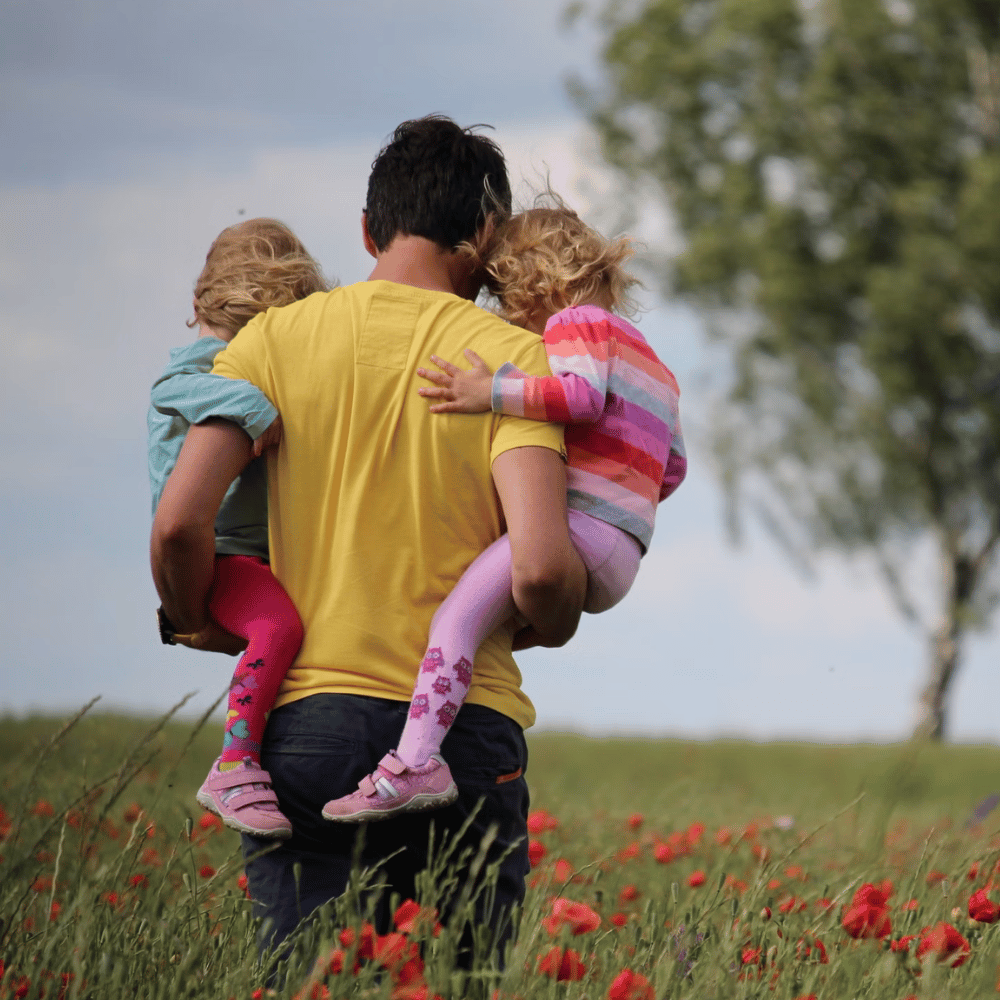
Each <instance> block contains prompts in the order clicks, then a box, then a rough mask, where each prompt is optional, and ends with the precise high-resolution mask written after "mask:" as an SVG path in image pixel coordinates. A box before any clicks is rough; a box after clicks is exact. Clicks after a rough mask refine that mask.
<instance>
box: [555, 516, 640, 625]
mask: <svg viewBox="0 0 1000 1000" xmlns="http://www.w3.org/2000/svg"><path fill="white" fill-rule="evenodd" d="M569 535H570V538H571V539H572V540H573V545H574V547H575V548H576V550H577V552H579V553H580V558H581V559H582V560H583V564H584V566H586V567H587V600H586V602H585V603H584V606H583V610H584V611H586V612H587V613H588V614H591V615H599V614H600V613H601V612H602V611H607V610H609V609H610V608H613V607H614V606H615V605H616V604H617V603H618V602H619V601H620V600H621V599H622V598H623V597H624V596H625V595H626V594H627V593H628V592H629V589H630V588H631V586H632V583H633V581H634V580H635V577H636V574H637V573H638V572H639V561H640V560H641V559H642V548H641V546H640V545H639V543H638V542H637V541H636V540H635V538H633V537H632V536H631V535H630V534H629V533H628V532H627V531H622V529H621V528H616V527H615V526H614V525H613V524H608V523H607V522H606V521H599V520H598V519H597V518H596V517H591V516H590V515H589V514H584V513H582V512H581V511H578V510H570V511H569Z"/></svg>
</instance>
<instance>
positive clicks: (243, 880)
mask: <svg viewBox="0 0 1000 1000" xmlns="http://www.w3.org/2000/svg"><path fill="white" fill-rule="evenodd" d="M249 884H250V880H249V879H248V878H247V877H246V873H245V872H244V873H243V874H242V875H241V876H240V877H239V878H238V879H237V880H236V886H237V888H239V889H242V890H243V891H244V892H246V890H247V886H248V885H249Z"/></svg>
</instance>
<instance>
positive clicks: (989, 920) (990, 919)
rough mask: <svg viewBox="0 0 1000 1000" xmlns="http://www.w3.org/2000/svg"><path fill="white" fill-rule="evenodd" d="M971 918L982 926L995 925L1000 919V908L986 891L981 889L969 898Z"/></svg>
mask: <svg viewBox="0 0 1000 1000" xmlns="http://www.w3.org/2000/svg"><path fill="white" fill-rule="evenodd" d="M969 916H970V917H972V919H973V920H978V921H979V923H981V924H994V923H996V922H997V920H998V919H1000V906H997V904H996V903H994V902H993V901H992V900H991V899H990V897H989V896H987V895H986V890H985V889H980V890H979V891H978V892H974V893H973V894H972V895H971V896H970V897H969Z"/></svg>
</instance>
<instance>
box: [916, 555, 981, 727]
mask: <svg viewBox="0 0 1000 1000" xmlns="http://www.w3.org/2000/svg"><path fill="white" fill-rule="evenodd" d="M942 563H943V564H944V565H943V574H942V575H943V577H944V579H943V580H942V583H943V586H942V588H941V589H942V591H943V594H944V610H943V612H942V615H941V621H940V624H939V625H938V627H937V628H936V629H934V631H933V632H931V634H930V635H929V636H928V653H929V656H928V660H929V668H928V671H927V683H926V685H925V686H924V689H923V691H921V692H920V698H919V700H918V702H917V722H916V725H915V726H914V728H913V739H915V740H934V741H935V742H937V741H940V740H942V739H944V734H945V703H946V700H947V696H948V687H949V685H950V684H951V679H952V677H953V676H954V675H955V671H956V670H957V669H958V663H959V659H960V658H961V645H962V638H963V634H964V632H965V614H964V612H965V611H966V610H967V608H968V606H969V601H970V600H971V599H972V595H973V593H974V592H975V588H976V577H977V575H978V574H977V565H976V562H975V561H973V560H970V559H969V558H968V557H967V556H965V555H960V554H958V553H956V552H947V553H945V554H944V555H943V556H942Z"/></svg>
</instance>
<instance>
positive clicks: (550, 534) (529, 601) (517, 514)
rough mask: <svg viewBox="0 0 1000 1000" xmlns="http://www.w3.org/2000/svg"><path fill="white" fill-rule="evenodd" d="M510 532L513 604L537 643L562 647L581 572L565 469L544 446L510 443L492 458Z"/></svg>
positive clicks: (577, 604)
mask: <svg viewBox="0 0 1000 1000" xmlns="http://www.w3.org/2000/svg"><path fill="white" fill-rule="evenodd" d="M493 482H494V483H495V484H496V488H497V493H498V494H499V495H500V505H501V506H502V507H503V513H504V518H505V519H506V521H507V533H508V535H509V537H510V549H511V557H512V560H513V562H512V576H513V592H514V603H515V604H516V605H517V608H518V610H519V611H520V612H521V614H523V615H524V617H525V618H527V619H528V622H529V623H530V625H531V627H532V628H533V629H534V630H535V633H537V635H538V638H539V640H540V643H541V645H544V646H562V645H564V644H565V643H567V642H568V641H569V640H570V639H571V638H572V636H573V633H574V632H576V627H577V624H578V623H579V621H580V612H581V611H582V610H583V601H584V598H585V597H586V593H587V571H586V569H585V568H584V565H583V561H582V560H581V559H580V556H579V553H577V551H576V549H575V548H574V547H573V543H572V542H571V541H570V537H569V528H568V527H567V523H566V470H565V467H564V466H563V462H562V459H561V457H560V456H559V454H558V452H555V451H552V450H551V449H549V448H540V447H525V448H512V449H510V450H509V451H505V452H503V453H502V454H500V455H498V456H497V458H496V460H495V461H494V462H493Z"/></svg>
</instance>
